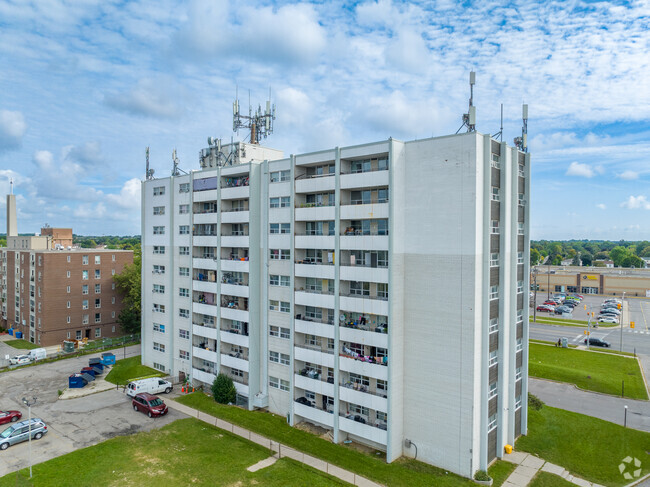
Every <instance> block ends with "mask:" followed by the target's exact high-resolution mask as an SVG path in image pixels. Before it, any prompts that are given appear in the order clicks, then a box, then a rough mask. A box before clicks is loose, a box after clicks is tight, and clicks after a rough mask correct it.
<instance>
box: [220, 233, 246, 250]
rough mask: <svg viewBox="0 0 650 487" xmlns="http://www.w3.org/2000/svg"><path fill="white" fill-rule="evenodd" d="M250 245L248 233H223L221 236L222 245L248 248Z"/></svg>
mask: <svg viewBox="0 0 650 487" xmlns="http://www.w3.org/2000/svg"><path fill="white" fill-rule="evenodd" d="M248 245H249V237H248V235H222V236H221V246H222V247H234V248H241V247H243V248H248Z"/></svg>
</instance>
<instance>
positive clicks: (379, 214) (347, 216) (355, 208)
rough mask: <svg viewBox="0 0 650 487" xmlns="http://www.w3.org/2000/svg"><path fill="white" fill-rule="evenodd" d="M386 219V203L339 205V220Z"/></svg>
mask: <svg viewBox="0 0 650 487" xmlns="http://www.w3.org/2000/svg"><path fill="white" fill-rule="evenodd" d="M372 218H388V203H369V204H363V205H341V220H365V219H372Z"/></svg>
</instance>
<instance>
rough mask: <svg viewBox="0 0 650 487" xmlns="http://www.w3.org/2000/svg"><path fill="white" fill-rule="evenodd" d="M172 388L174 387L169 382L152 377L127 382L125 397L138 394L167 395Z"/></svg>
mask: <svg viewBox="0 0 650 487" xmlns="http://www.w3.org/2000/svg"><path fill="white" fill-rule="evenodd" d="M173 388H174V386H173V385H172V383H171V382H169V381H166V380H163V379H159V378H158V377H152V378H149V379H140V380H134V381H133V382H129V384H128V385H127V386H126V395H127V396H131V397H133V396H135V395H136V394H138V393H140V392H148V393H150V394H160V393H161V392H164V393H165V394H169V393H170V392H171V391H172V389H173Z"/></svg>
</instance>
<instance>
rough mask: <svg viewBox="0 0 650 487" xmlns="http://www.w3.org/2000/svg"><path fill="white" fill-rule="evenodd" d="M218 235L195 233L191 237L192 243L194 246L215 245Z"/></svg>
mask: <svg viewBox="0 0 650 487" xmlns="http://www.w3.org/2000/svg"><path fill="white" fill-rule="evenodd" d="M218 240H219V237H217V236H216V235H195V236H194V237H193V238H192V245H194V246H195V247H216V246H217V242H218Z"/></svg>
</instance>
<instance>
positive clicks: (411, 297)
mask: <svg viewBox="0 0 650 487" xmlns="http://www.w3.org/2000/svg"><path fill="white" fill-rule="evenodd" d="M224 160H225V161H227V162H226V163H223V162H221V163H220V162H219V161H224ZM200 165H201V170H198V171H193V172H191V173H190V174H183V175H181V174H179V173H178V175H174V176H171V177H167V178H161V179H153V177H148V180H146V181H144V183H143V185H142V255H143V260H142V357H143V363H145V364H146V365H149V366H152V367H154V368H157V369H159V370H162V371H165V372H168V373H170V374H173V375H181V376H184V377H187V378H189V379H190V380H191V381H192V383H193V384H194V385H195V386H204V388H206V389H209V387H210V385H211V384H212V382H213V381H214V379H215V377H216V375H217V374H218V373H225V374H227V375H229V376H230V377H232V379H233V380H234V382H235V386H236V388H237V392H238V402H239V403H240V404H243V405H244V406H246V407H248V408H250V409H253V408H266V409H268V410H269V411H272V412H274V413H277V414H281V415H283V416H285V415H286V417H287V420H288V421H289V422H290V423H291V424H292V425H296V424H298V423H300V422H309V423H312V424H314V425H317V426H320V427H322V428H324V429H325V430H328V431H330V432H331V437H332V439H333V441H334V442H343V441H345V440H347V439H350V440H353V441H356V442H359V443H363V444H365V445H369V446H371V447H373V448H377V449H379V450H383V451H385V452H386V456H387V460H388V461H389V462H391V461H393V460H395V459H397V458H399V457H400V456H402V455H407V456H414V455H415V453H416V449H417V458H418V459H419V460H422V461H425V462H428V463H431V464H434V465H437V466H440V467H443V468H445V469H448V470H450V471H453V472H456V473H458V474H461V475H465V476H471V475H473V474H474V472H475V471H477V470H479V469H487V466H488V465H489V463H490V462H491V461H492V460H494V459H495V458H497V457H500V456H502V453H503V450H504V446H505V445H506V444H511V445H512V444H514V440H515V438H516V437H517V436H519V435H521V434H525V433H526V425H527V413H526V411H527V409H526V406H527V401H526V397H527V390H528V387H527V376H528V374H527V364H528V299H527V293H528V289H529V274H530V272H529V266H528V263H529V258H530V257H529V224H528V221H529V213H528V212H529V204H528V201H529V199H530V198H529V188H530V186H529V174H530V156H529V154H527V153H524V152H522V151H519V150H518V149H516V148H512V147H509V146H507V145H506V144H505V143H502V142H498V141H496V140H494V139H492V138H491V136H490V135H482V134H479V133H477V132H470V133H464V134H460V135H452V136H446V137H437V138H430V139H424V140H416V141H410V142H400V141H397V140H394V139H389V140H384V141H380V142H376V143H371V144H365V145H358V146H351V147H336V148H333V149H330V150H324V151H320V152H315V153H309V154H300V155H292V156H291V157H283V156H282V154H281V153H279V152H278V151H274V150H271V149H266V148H263V147H260V146H258V145H251V144H244V143H237V144H235V145H234V146H224V147H221V146H220V145H219V146H211V147H210V148H208V149H204V150H203V151H202V152H201V156H200Z"/></svg>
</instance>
